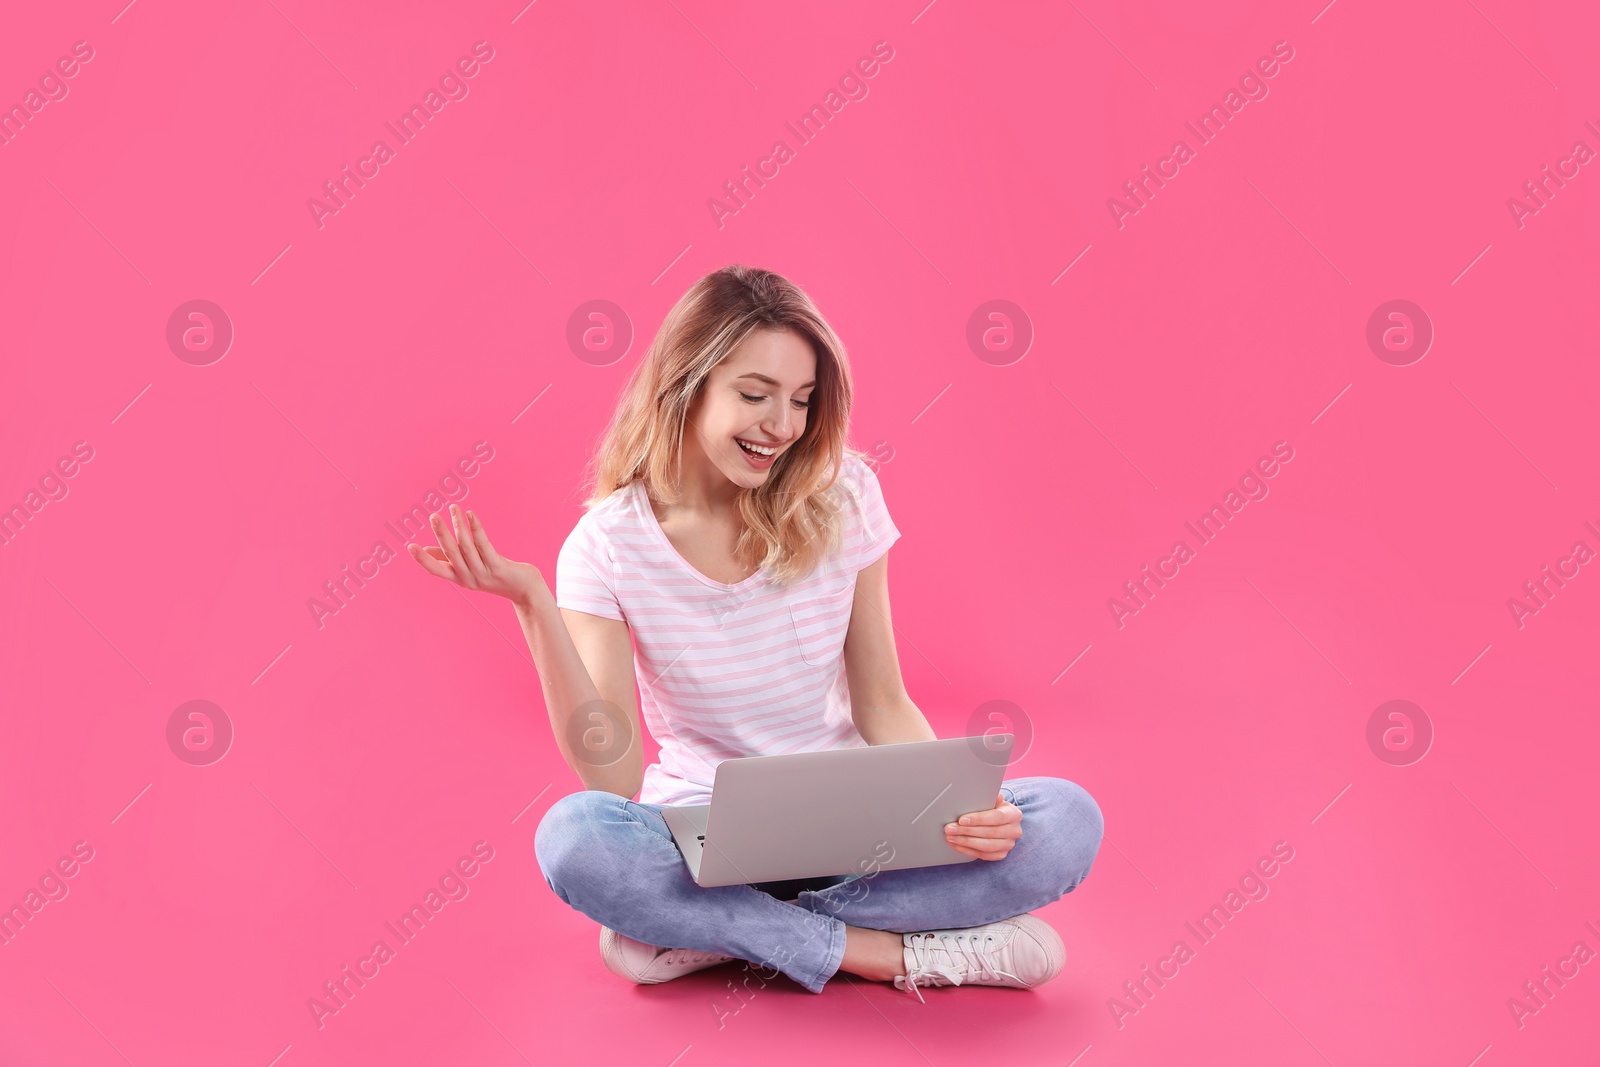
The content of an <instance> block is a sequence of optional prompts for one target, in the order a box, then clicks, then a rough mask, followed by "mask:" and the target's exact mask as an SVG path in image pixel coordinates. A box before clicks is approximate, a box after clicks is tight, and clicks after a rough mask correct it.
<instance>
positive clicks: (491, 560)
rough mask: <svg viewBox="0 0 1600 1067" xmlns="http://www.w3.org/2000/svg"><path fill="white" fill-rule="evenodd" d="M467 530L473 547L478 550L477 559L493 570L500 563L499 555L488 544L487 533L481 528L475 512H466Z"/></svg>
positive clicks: (481, 524)
mask: <svg viewBox="0 0 1600 1067" xmlns="http://www.w3.org/2000/svg"><path fill="white" fill-rule="evenodd" d="M467 528H468V530H470V531H471V533H472V543H473V545H475V546H476V547H477V549H478V558H480V559H482V560H483V562H484V564H485V565H486V566H488V567H490V568H493V567H494V566H495V565H496V564H498V563H499V562H500V553H498V552H496V551H495V550H494V546H493V545H491V544H490V543H489V532H488V531H487V530H485V529H484V528H483V522H482V520H480V519H479V518H478V513H477V512H476V511H469V512H467Z"/></svg>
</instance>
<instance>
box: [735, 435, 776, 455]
mask: <svg viewBox="0 0 1600 1067" xmlns="http://www.w3.org/2000/svg"><path fill="white" fill-rule="evenodd" d="M734 440H735V441H736V442H738V444H739V447H740V448H742V449H744V451H745V452H746V453H747V454H749V455H752V456H755V457H756V458H758V459H771V458H772V457H773V456H776V455H777V454H778V449H777V446H776V445H768V446H767V447H766V448H765V449H764V450H763V449H761V448H758V447H757V446H755V445H752V444H750V443H749V442H748V441H744V440H741V439H740V438H737V437H735V438H734Z"/></svg>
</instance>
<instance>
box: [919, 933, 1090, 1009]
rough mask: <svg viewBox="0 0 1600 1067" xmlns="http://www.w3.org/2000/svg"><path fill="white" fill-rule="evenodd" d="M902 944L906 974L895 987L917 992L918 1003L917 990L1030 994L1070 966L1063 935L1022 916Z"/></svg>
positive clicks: (920, 936)
mask: <svg viewBox="0 0 1600 1067" xmlns="http://www.w3.org/2000/svg"><path fill="white" fill-rule="evenodd" d="M904 944H905V950H904V951H905V967H906V973H905V974H903V975H901V976H899V977H898V978H896V979H895V980H894V986H895V988H896V989H908V990H910V991H911V992H913V993H916V994H917V999H918V1000H923V996H922V991H921V990H920V989H918V988H917V987H918V986H942V985H998V986H1010V987H1012V988H1014V989H1032V988H1033V987H1034V986H1036V985H1041V984H1043V983H1045V982H1048V981H1049V980H1050V979H1052V978H1054V977H1055V976H1056V975H1058V974H1060V973H1061V968H1062V967H1064V966H1066V962H1067V949H1066V946H1065V945H1063V944H1062V943H1061V935H1060V934H1057V933H1056V932H1055V929H1054V928H1053V927H1052V926H1051V925H1050V924H1049V923H1047V922H1045V921H1044V920H1043V919H1040V918H1038V917H1037V916H1034V915H1018V916H1016V917H1015V918H1011V919H1002V920H1000V921H999V922H996V923H990V924H989V925H987V926H974V927H973V928H971V929H970V930H930V931H927V932H926V933H920V934H906V935H904ZM923 1002H924V1003H926V1001H923Z"/></svg>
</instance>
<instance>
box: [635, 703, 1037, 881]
mask: <svg viewBox="0 0 1600 1067" xmlns="http://www.w3.org/2000/svg"><path fill="white" fill-rule="evenodd" d="M1013 741H1014V738H1013V736H1012V735H1011V734H986V735H984V736H982V737H955V738H948V739H944V740H939V741H912V742H908V743H905V744H899V745H870V746H868V747H866V748H841V749H832V750H828V751H824V752H799V753H794V754H792V755H786V756H750V757H746V758H742V759H730V760H724V761H723V762H721V763H719V764H717V775H716V778H715V780H714V781H713V782H712V787H711V803H709V804H687V805H676V806H670V807H663V808H662V809H661V816H662V818H663V819H665V820H666V823H667V827H668V829H670V830H671V831H672V838H673V840H674V841H676V842H677V844H678V850H679V851H680V852H682V853H683V858H684V860H685V861H687V863H688V865H689V872H690V873H691V874H692V875H694V880H695V882H697V883H698V884H700V885H702V886H706V887H711V886H719V885H739V884H741V883H755V882H777V881H786V880H790V879H800V878H813V877H822V876H828V875H841V874H872V873H874V872H875V871H879V870H896V869H900V868H905V867H936V866H940V865H942V864H946V863H966V862H968V861H969V860H972V859H973V858H974V857H972V856H968V855H966V854H964V853H961V852H957V851H956V850H955V849H953V848H951V847H950V845H949V844H948V843H947V842H946V840H945V835H944V825H945V823H949V822H954V821H955V820H956V818H957V817H958V816H961V815H965V814H967V813H968V812H973V811H987V810H988V809H990V808H992V807H994V806H995V799H996V797H995V795H996V794H997V793H999V791H1000V783H1001V781H1002V780H1003V779H1004V777H1005V771H1006V764H1007V763H1009V762H1010V760H1011V748H1012V744H1013Z"/></svg>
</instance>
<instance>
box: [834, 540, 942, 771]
mask: <svg viewBox="0 0 1600 1067" xmlns="http://www.w3.org/2000/svg"><path fill="white" fill-rule="evenodd" d="M844 666H845V673H846V675H847V677H848V679H849V682H850V716H851V718H852V719H853V720H854V721H855V724H856V729H857V730H858V731H859V732H860V734H861V736H862V737H864V738H866V740H867V744H869V745H893V744H899V743H901V742H903V741H934V740H937V739H938V735H937V734H935V733H934V732H933V727H932V726H929V725H928V720H927V717H926V716H924V715H923V714H922V710H921V709H920V708H918V707H917V706H916V704H914V703H912V701H911V696H910V694H908V693H907V692H906V685H905V681H904V680H903V679H902V678H901V677H900V657H899V654H898V652H897V651H896V649H895V644H894V626H893V624H892V623H891V621H890V618H889V553H887V552H885V553H884V554H883V555H881V556H879V557H878V559H877V561H876V562H874V563H873V564H872V565H870V566H868V567H866V568H865V569H863V570H862V571H861V572H860V573H859V574H858V575H856V596H855V606H854V607H853V608H852V609H851V612H850V629H849V630H848V631H846V633H845V638H844Z"/></svg>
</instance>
